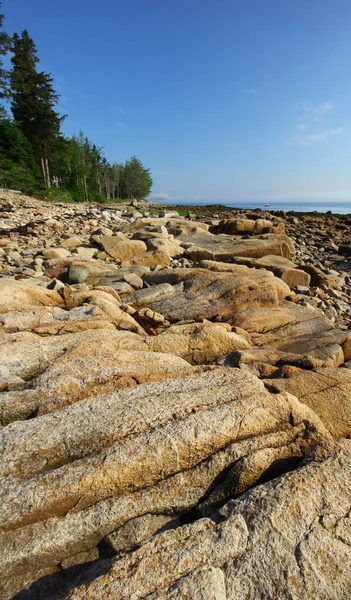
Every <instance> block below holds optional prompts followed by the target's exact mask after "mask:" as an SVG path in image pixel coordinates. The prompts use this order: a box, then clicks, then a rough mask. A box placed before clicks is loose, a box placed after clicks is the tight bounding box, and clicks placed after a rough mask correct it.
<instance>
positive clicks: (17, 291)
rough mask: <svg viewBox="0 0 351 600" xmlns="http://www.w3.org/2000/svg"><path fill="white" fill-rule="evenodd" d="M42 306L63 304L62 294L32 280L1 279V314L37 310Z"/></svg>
mask: <svg viewBox="0 0 351 600" xmlns="http://www.w3.org/2000/svg"><path fill="white" fill-rule="evenodd" d="M42 306H63V300H62V298H61V296H60V295H59V294H58V293H57V292H54V291H52V290H48V289H46V288H43V287H40V286H39V285H35V284H33V283H32V282H31V281H29V282H28V281H24V280H21V281H16V280H15V279H0V314H4V313H7V312H14V311H21V312H24V311H30V310H33V309H34V310H36V309H37V307H42Z"/></svg>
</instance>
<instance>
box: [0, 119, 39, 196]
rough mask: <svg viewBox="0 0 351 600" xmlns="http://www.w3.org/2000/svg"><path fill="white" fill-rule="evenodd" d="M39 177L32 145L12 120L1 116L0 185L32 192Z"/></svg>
mask: <svg viewBox="0 0 351 600" xmlns="http://www.w3.org/2000/svg"><path fill="white" fill-rule="evenodd" d="M39 177H40V172H39V170H38V168H37V166H36V163H35V159H34V154H33V149H32V146H31V145H30V143H29V142H28V140H27V139H26V138H25V137H24V135H23V133H21V131H20V130H19V128H18V127H17V125H16V123H15V122H14V121H12V120H11V119H9V118H1V119H0V186H1V187H9V188H13V189H20V190H23V191H27V192H32V191H34V190H35V189H36V188H37V186H38V178H39Z"/></svg>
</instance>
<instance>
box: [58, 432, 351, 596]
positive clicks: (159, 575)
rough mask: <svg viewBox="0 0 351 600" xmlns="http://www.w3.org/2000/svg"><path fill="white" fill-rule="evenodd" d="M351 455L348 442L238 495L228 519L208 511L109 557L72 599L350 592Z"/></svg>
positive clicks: (225, 512) (228, 507)
mask: <svg viewBox="0 0 351 600" xmlns="http://www.w3.org/2000/svg"><path fill="white" fill-rule="evenodd" d="M350 454H351V452H350V442H348V441H347V442H345V441H344V442H343V443H340V444H338V446H337V447H336V448H335V450H333V449H331V450H330V451H325V452H324V453H323V452H322V451H320V452H319V454H318V453H316V457H315V460H310V461H309V462H306V463H305V464H304V465H303V466H302V468H300V469H299V470H297V471H294V472H292V473H289V474H286V475H284V476H283V477H281V478H280V481H279V483H277V480H273V481H271V482H269V483H266V484H265V485H262V486H259V487H257V488H256V489H255V490H253V491H251V492H248V493H246V494H244V495H243V496H242V497H241V498H239V499H238V500H235V501H231V502H230V503H228V504H227V505H226V506H225V507H224V508H223V509H222V511H221V512H222V515H223V517H224V519H225V520H224V522H223V523H219V524H216V523H214V522H213V521H210V520H208V519H201V520H200V521H197V522H196V523H193V524H191V525H185V526H184V527H181V528H179V529H176V530H174V531H167V532H164V533H162V534H161V535H159V536H157V537H156V538H155V539H153V540H151V541H150V542H148V543H146V544H145V545H143V546H142V547H141V548H140V549H138V550H135V551H134V552H132V553H131V554H129V555H127V556H125V557H123V558H121V559H119V560H118V559H111V560H110V561H109V562H107V561H106V563H105V569H106V570H107V573H106V571H105V573H104V574H102V575H101V573H99V571H98V569H97V568H96V570H95V573H96V579H95V580H93V581H91V580H92V579H94V573H93V572H91V571H90V573H89V577H90V579H89V581H88V582H84V580H83V581H82V583H81V585H80V586H78V587H76V588H75V589H74V590H72V591H71V592H69V593H68V595H67V598H69V599H70V600H79V599H81V598H84V599H85V600H95V599H98V598H101V597H102V595H108V596H109V597H110V598H123V597H127V598H130V599H131V600H138V599H141V598H145V597H147V596H148V595H149V594H150V595H151V594H153V595H151V598H155V599H156V598H167V599H168V598H175V597H180V598H182V597H183V598H186V597H189V596H186V595H185V592H184V595H182V594H183V591H184V590H187V591H189V590H190V593H191V595H190V597H191V598H211V599H214V598H225V599H227V600H229V599H230V600H234V599H236V600H244V599H245V600H256V598H274V597H278V596H277V594H279V598H281V599H286V600H288V599H289V598H292V597H294V595H295V597H296V598H301V599H302V600H309V599H310V598H315V599H317V600H326V598H333V599H335V600H343V599H344V598H346V597H347V596H348V595H349V593H350V591H351V580H350V572H351V569H350V567H351V553H350V549H349V543H348V541H349V536H350V523H349V521H350V519H349V518H348V513H349V493H350V490H349V487H350V484H349V479H348V477H347V474H348V469H350V467H351V460H350ZM307 482H308V483H307ZM306 485H308V486H309V494H308V497H307V498H306ZM150 573H152V577H150ZM205 573H206V574H207V576H206V575H204V574H205ZM210 575H211V576H210ZM321 581H322V582H323V585H321ZM175 590H177V593H178V595H174V592H175ZM206 593H207V594H208V595H207V596H204V594H206ZM210 594H211V595H210ZM219 594H221V595H219ZM149 597H150V596H149Z"/></svg>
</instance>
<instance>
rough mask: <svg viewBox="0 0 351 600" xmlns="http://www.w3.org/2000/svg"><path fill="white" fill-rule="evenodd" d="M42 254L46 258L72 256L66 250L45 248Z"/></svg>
mask: <svg viewBox="0 0 351 600" xmlns="http://www.w3.org/2000/svg"><path fill="white" fill-rule="evenodd" d="M42 254H43V256H45V258H67V257H68V256H71V253H70V252H69V250H66V248H45V249H44V250H43V251H42Z"/></svg>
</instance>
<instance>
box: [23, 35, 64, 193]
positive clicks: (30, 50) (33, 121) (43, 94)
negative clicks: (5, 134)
mask: <svg viewBox="0 0 351 600" xmlns="http://www.w3.org/2000/svg"><path fill="white" fill-rule="evenodd" d="M12 52H13V57H12V59H11V62H12V64H13V69H12V71H11V96H12V102H11V109H12V113H13V116H14V119H15V121H16V123H17V124H18V126H19V128H20V130H21V131H22V133H23V134H24V135H25V137H26V138H27V139H28V140H29V142H30V143H31V144H32V146H33V149H34V153H35V156H36V159H37V162H38V164H39V165H40V168H41V172H42V176H43V180H44V185H45V186H46V187H50V158H51V154H52V153H53V150H54V148H55V144H56V143H57V140H58V137H59V134H60V126H61V122H62V120H63V118H64V117H60V116H59V114H58V113H57V112H55V110H54V107H55V106H56V104H57V101H58V98H59V96H58V94H57V93H56V92H55V90H54V88H53V79H52V77H51V76H50V75H49V74H48V73H44V72H38V71H37V64H38V62H39V59H38V57H37V54H36V52H37V51H36V47H35V44H34V42H33V40H32V39H31V38H30V37H29V34H28V31H26V30H25V31H23V33H22V35H21V37H20V36H19V35H18V34H15V35H14V36H13V39H12Z"/></svg>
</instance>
